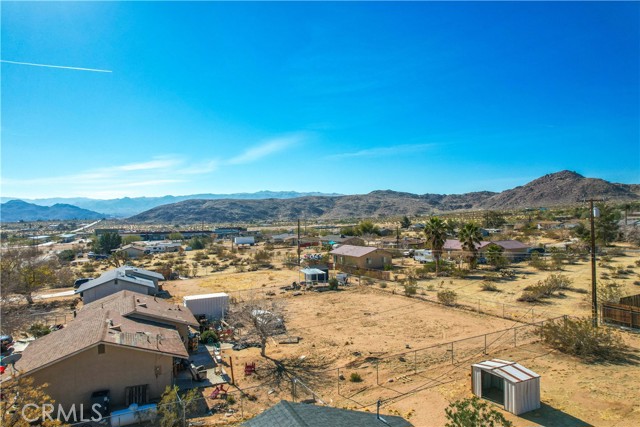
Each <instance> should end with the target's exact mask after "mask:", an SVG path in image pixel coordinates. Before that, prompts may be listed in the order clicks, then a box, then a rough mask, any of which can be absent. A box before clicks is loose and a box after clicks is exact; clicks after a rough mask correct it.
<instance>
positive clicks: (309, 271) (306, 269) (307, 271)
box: [300, 268, 325, 275]
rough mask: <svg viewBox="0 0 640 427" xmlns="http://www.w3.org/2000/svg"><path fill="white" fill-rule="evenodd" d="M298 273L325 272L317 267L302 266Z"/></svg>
mask: <svg viewBox="0 0 640 427" xmlns="http://www.w3.org/2000/svg"><path fill="white" fill-rule="evenodd" d="M300 273H302V274H306V275H310V274H325V273H324V271H322V270H320V269H318V268H303V269H302V270H300Z"/></svg>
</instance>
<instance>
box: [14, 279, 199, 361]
mask: <svg viewBox="0 0 640 427" xmlns="http://www.w3.org/2000/svg"><path fill="white" fill-rule="evenodd" d="M154 300H155V301H154ZM174 307H176V305H175V304H170V303H168V302H165V301H162V300H157V299H154V298H153V297H150V296H147V295H140V294H137V293H135V292H130V291H120V292H118V293H116V294H113V295H110V296H108V297H105V298H103V299H101V300H98V301H94V302H92V303H90V304H87V305H86V306H84V307H83V308H82V310H80V312H78V315H77V317H76V318H75V319H74V320H73V321H71V322H70V323H69V324H67V325H66V326H65V327H64V328H63V329H60V330H58V331H54V332H52V333H50V334H48V335H45V336H43V337H41V338H38V339H37V340H35V341H33V342H32V343H31V344H30V345H29V346H28V347H27V348H26V349H25V351H24V352H23V353H22V358H21V359H20V360H19V361H18V362H17V363H16V368H17V369H18V370H19V371H21V372H22V373H29V372H32V371H35V370H38V369H42V368H45V367H47V366H49V365H52V364H54V363H57V362H59V361H61V360H63V359H66V358H67V357H70V356H73V355H74V354H76V353H79V352H81V351H84V350H86V349H89V348H91V347H94V346H97V345H98V344H107V345H115V346H119V347H129V348H134V349H139V350H145V351H150V352H153V353H161V354H167V355H172V356H176V357H183V358H187V357H189V355H188V353H187V350H186V348H185V346H184V344H183V342H182V340H181V338H180V335H179V334H178V331H177V330H176V329H175V328H174V327H173V326H172V325H171V324H167V323H164V324H163V320H165V321H167V322H179V320H177V319H182V320H183V321H181V322H180V323H184V319H193V321H192V322H191V323H194V324H196V325H197V322H196V321H195V318H193V315H192V314H191V312H189V310H186V309H184V307H183V309H182V310H177V309H176V308H174ZM176 313H180V314H176ZM141 317H143V318H144V319H142V318H141ZM149 320H151V322H150V321H149Z"/></svg>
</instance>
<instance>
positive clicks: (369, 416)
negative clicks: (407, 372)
mask: <svg viewBox="0 0 640 427" xmlns="http://www.w3.org/2000/svg"><path fill="white" fill-rule="evenodd" d="M242 426H244V427H274V426H278V427H327V426H331V427H377V426H379V427H412V426H413V424H411V423H410V422H409V421H407V420H405V419H404V418H402V417H400V416H397V415H380V414H377V413H371V412H361V411H352V410H349V409H339V408H332V407H331V406H317V405H312V404H308V403H294V402H288V401H286V400H281V401H280V402H279V403H277V404H276V405H274V406H272V407H271V408H269V409H267V410H266V411H264V412H262V413H261V414H259V415H256V416H255V417H253V418H252V419H250V420H248V421H245V422H244V423H243V424H242Z"/></svg>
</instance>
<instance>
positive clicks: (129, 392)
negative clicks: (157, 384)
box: [124, 384, 149, 406]
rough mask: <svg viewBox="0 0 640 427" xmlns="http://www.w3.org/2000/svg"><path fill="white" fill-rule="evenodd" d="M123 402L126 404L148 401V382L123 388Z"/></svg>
mask: <svg viewBox="0 0 640 427" xmlns="http://www.w3.org/2000/svg"><path fill="white" fill-rule="evenodd" d="M124 396H125V404H126V405H127V406H129V405H131V404H132V403H137V404H138V405H140V404H145V403H148V402H149V386H148V384H142V385H134V386H131V387H125V388H124Z"/></svg>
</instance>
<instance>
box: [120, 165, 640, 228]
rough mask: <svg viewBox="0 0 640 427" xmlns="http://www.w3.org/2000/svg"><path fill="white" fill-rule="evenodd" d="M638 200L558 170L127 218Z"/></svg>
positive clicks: (287, 217) (360, 213)
mask: <svg viewBox="0 0 640 427" xmlns="http://www.w3.org/2000/svg"><path fill="white" fill-rule="evenodd" d="M591 197H594V198H604V199H606V200H610V201H625V200H628V201H637V200H640V186H639V185H637V184H615V183H610V182H608V181H604V180H602V179H594V178H585V177H583V176H582V175H579V174H577V173H575V172H570V171H561V172H558V173H554V174H549V175H545V176H543V177H541V178H538V179H536V180H534V181H531V182H530V183H528V184H526V185H524V186H521V187H516V188H514V189H512V190H506V191H503V192H501V193H492V192H489V191H483V192H476V193H466V194H452V195H443V194H423V195H419V194H411V193H401V192H396V191H391V190H379V191H373V192H371V193H369V194H361V195H349V196H334V197H318V196H316V197H298V198H294V199H264V200H238V199H227V200H202V199H196V200H185V201H181V202H178V203H174V204H170V205H164V206H158V207H156V208H153V209H151V210H148V211H146V212H143V213H141V214H138V215H135V216H133V217H131V218H129V221H130V222H135V223H151V224H153V223H158V224H159V223H176V222H179V223H185V224H188V223H198V222H202V221H204V222H209V223H241V222H256V221H258V222H263V221H268V220H271V221H292V220H295V219H298V218H309V219H311V218H313V219H326V220H336V219H346V218H376V217H389V216H401V215H408V216H416V215H425V214H429V213H437V212H445V211H454V210H471V209H520V208H533V207H546V206H565V205H573V204H576V203H579V202H580V201H581V200H583V199H584V198H591Z"/></svg>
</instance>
